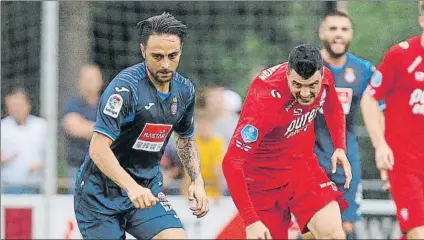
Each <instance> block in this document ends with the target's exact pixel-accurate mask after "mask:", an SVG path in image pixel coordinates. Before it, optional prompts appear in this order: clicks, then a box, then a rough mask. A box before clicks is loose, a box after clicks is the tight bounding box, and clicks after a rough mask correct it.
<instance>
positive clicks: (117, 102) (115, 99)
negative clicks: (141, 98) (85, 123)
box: [103, 94, 124, 118]
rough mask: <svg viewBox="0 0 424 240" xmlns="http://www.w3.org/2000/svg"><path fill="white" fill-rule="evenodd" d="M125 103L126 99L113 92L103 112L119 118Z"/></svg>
mask: <svg viewBox="0 0 424 240" xmlns="http://www.w3.org/2000/svg"><path fill="white" fill-rule="evenodd" d="M123 103H124V100H123V99H122V96H121V95H119V94H112V95H111V96H110V97H109V99H108V100H107V103H106V106H105V108H104V109H103V113H104V114H106V115H108V116H111V117H113V118H117V117H118V115H119V112H120V111H121V108H122V105H123Z"/></svg>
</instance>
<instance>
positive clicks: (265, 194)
mask: <svg viewBox="0 0 424 240" xmlns="http://www.w3.org/2000/svg"><path fill="white" fill-rule="evenodd" d="M308 168H309V169H307V171H306V174H305V173H303V174H299V177H297V178H292V179H291V181H289V182H288V183H287V184H284V185H283V186H281V187H279V188H274V189H269V190H256V189H255V190H249V195H250V197H251V199H252V202H253V205H254V206H255V210H256V212H257V214H258V216H259V218H260V220H261V221H262V222H263V223H264V224H265V226H267V228H268V229H269V230H270V232H271V236H272V238H274V239H287V238H288V229H289V227H290V224H291V215H290V213H293V214H294V215H295V217H296V219H297V223H298V225H299V228H300V230H302V233H304V232H307V231H308V229H307V227H306V225H307V223H308V222H309V220H310V219H311V218H312V217H313V216H314V215H315V213H316V212H318V211H319V210H320V209H321V208H323V207H324V206H325V205H327V204H328V203H330V202H331V201H334V200H336V201H337V202H338V203H339V206H340V208H341V211H343V210H344V209H346V207H347V202H346V201H344V200H343V199H342V193H341V192H340V191H338V190H337V186H336V185H335V184H334V183H333V182H331V181H330V180H329V179H328V177H327V174H326V173H325V171H324V170H323V169H322V168H320V167H319V165H318V162H316V164H311V165H309V167H308ZM304 170H305V169H304ZM302 175H303V176H302Z"/></svg>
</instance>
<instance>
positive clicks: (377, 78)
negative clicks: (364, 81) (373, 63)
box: [370, 70, 383, 87]
mask: <svg viewBox="0 0 424 240" xmlns="http://www.w3.org/2000/svg"><path fill="white" fill-rule="evenodd" d="M381 83H383V75H382V74H381V72H380V71H378V70H377V71H375V72H374V74H373V75H372V77H371V81H370V84H371V86H372V87H380V86H381Z"/></svg>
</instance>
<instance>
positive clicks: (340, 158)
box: [331, 148, 352, 189]
mask: <svg viewBox="0 0 424 240" xmlns="http://www.w3.org/2000/svg"><path fill="white" fill-rule="evenodd" d="M337 164H340V165H341V166H342V168H343V170H344V173H345V176H346V181H345V184H344V187H345V188H346V189H348V188H349V186H350V182H351V181H352V168H351V167H350V163H349V160H348V159H347V157H346V153H345V151H344V150H343V149H340V148H337V149H336V150H335V151H334V153H333V156H331V172H332V173H336V169H337Z"/></svg>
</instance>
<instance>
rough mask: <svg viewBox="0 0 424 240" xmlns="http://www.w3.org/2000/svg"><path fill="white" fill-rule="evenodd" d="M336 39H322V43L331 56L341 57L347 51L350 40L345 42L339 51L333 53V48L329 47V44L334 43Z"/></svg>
mask: <svg viewBox="0 0 424 240" xmlns="http://www.w3.org/2000/svg"><path fill="white" fill-rule="evenodd" d="M335 41H336V39H334V40H333V41H332V42H328V41H327V40H323V41H322V43H323V45H324V48H325V50H327V52H328V54H330V56H331V58H334V59H338V58H341V57H343V55H345V54H346V53H347V51H349V47H350V42H347V43H345V49H344V51H343V52H341V53H335V52H333V49H331V44H333V43H335Z"/></svg>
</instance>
